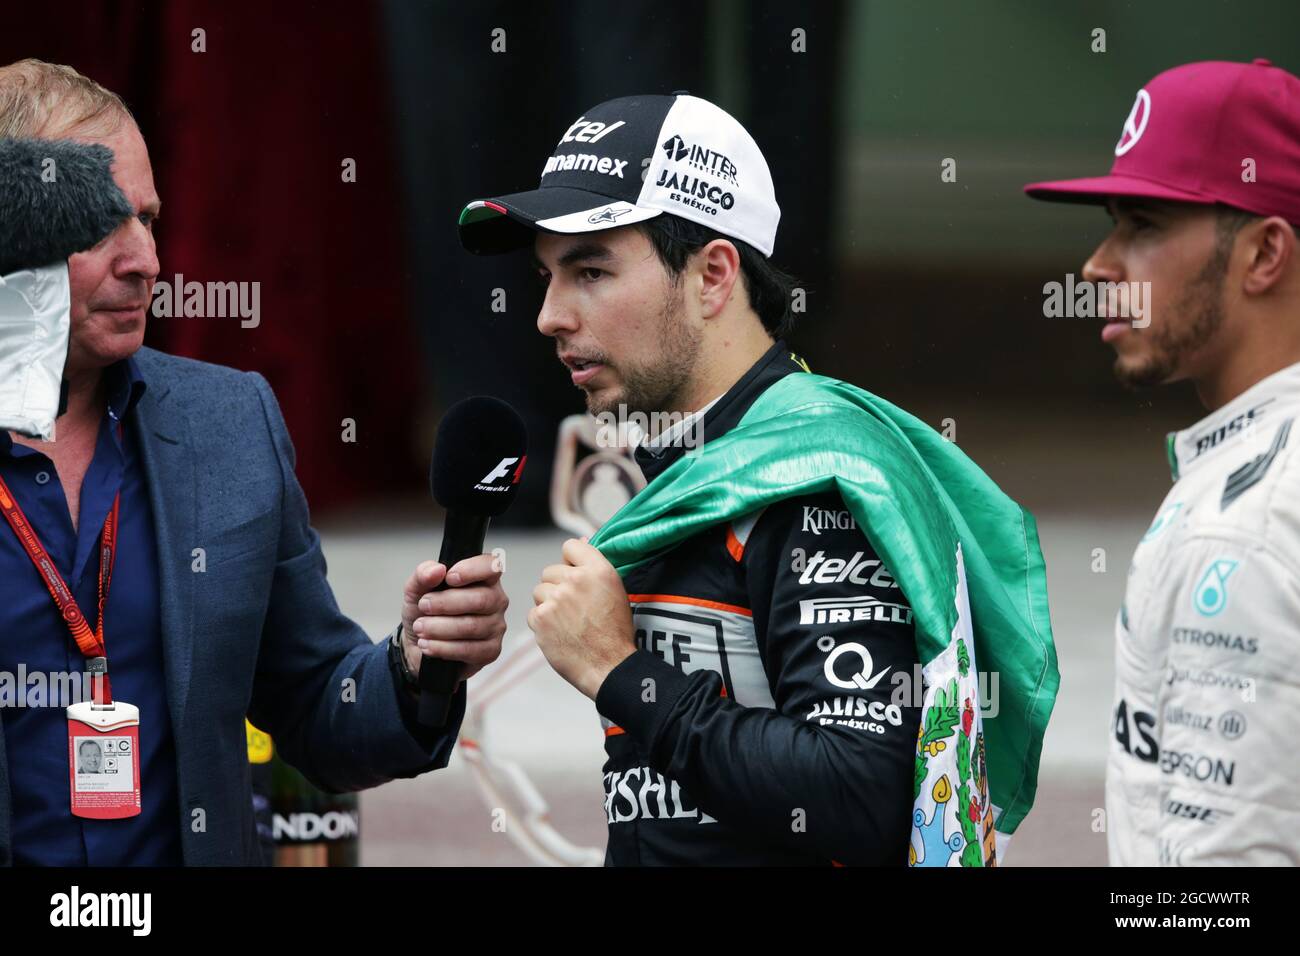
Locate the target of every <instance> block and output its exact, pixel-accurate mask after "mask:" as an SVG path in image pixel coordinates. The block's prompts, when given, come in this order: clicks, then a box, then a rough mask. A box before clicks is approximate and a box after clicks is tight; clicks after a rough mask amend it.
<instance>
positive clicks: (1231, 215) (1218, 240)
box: [1214, 203, 1300, 257]
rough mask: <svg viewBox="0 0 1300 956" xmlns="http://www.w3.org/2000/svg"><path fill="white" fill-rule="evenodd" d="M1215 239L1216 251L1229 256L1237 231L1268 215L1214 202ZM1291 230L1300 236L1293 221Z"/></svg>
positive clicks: (1299, 231)
mask: <svg viewBox="0 0 1300 956" xmlns="http://www.w3.org/2000/svg"><path fill="white" fill-rule="evenodd" d="M1214 213H1215V216H1214V239H1215V246H1216V251H1217V252H1218V254H1219V255H1220V256H1225V257H1226V256H1227V255H1228V253H1230V252H1231V251H1232V244H1233V242H1234V241H1235V240H1236V238H1237V233H1239V232H1241V230H1242V229H1244V228H1245V227H1246V226H1249V225H1250V224H1251V223H1252V222H1258V221H1259V220H1261V219H1267V218H1268V217H1267V216H1261V215H1260V214H1259V213H1254V212H1247V211H1246V210H1244V209H1238V208H1237V207H1236V206H1228V205H1225V204H1223V203H1215V204H1214ZM1291 231H1292V232H1293V233H1295V234H1296V237H1297V238H1300V229H1297V228H1296V224H1295V223H1291Z"/></svg>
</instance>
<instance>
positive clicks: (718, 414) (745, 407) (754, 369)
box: [633, 339, 808, 481]
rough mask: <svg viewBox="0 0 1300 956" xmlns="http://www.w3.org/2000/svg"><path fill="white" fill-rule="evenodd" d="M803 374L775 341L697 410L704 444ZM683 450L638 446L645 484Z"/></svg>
mask: <svg viewBox="0 0 1300 956" xmlns="http://www.w3.org/2000/svg"><path fill="white" fill-rule="evenodd" d="M806 371H808V366H807V365H806V364H804V362H803V360H802V359H800V358H798V357H797V356H795V355H794V353H792V352H791V351H790V350H789V348H788V347H787V346H786V344H785V342H784V340H780V339H778V340H777V341H776V342H775V343H774V344H773V345H772V347H771V348H769V349H768V350H767V351H766V352H764V353H763V355H762V357H760V358H759V360H758V361H757V362H755V363H754V364H753V365H752V366H750V369H749V371H747V372H746V373H745V374H744V375H742V376H741V377H740V379H739V380H738V381H737V382H736V384H735V385H733V386H731V388H729V389H727V391H726V392H724V393H723V394H722V395H721V396H720V397H718V398H716V399H714V400H713V401H712V402H710V403H709V404H708V405H706V406H705V407H704V408H703V409H701V410H700V411H701V412H702V413H703V414H704V427H703V432H704V434H703V441H705V442H708V441H709V440H710V439H712V438H717V437H718V436H719V435H723V434H725V433H726V432H728V431H730V430H731V429H732V428H733V427H734V426H735V424H736V423H737V422H738V421H740V419H741V418H742V417H744V414H745V412H747V411H749V406H751V405H753V404H754V400H755V399H756V398H758V396H759V395H762V394H763V392H765V391H766V390H767V388H768V387H769V386H770V385H771V384H772V383H773V382H776V381H778V380H780V379H782V378H784V377H785V376H787V375H789V374H790V373H791V372H806ZM683 424H685V423H683ZM685 450H686V449H685V445H684V444H683V443H681V442H671V443H669V444H668V445H667V447H662V443H661V447H658V448H651V447H646V446H645V445H640V446H638V447H637V449H636V451H635V452H634V453H633V454H634V457H635V458H636V463H637V465H639V466H640V468H641V473H642V474H643V475H645V478H646V481H653V480H654V479H655V477H656V476H657V475H658V474H659V473H660V472H662V471H663V470H664V469H665V468H667V467H668V466H669V465H671V464H672V463H673V462H675V461H676V460H677V459H678V458H679V457H681V455H682V454H683V453H684V451H685Z"/></svg>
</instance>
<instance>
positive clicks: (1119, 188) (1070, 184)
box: [1025, 175, 1215, 205]
mask: <svg viewBox="0 0 1300 956" xmlns="http://www.w3.org/2000/svg"><path fill="white" fill-rule="evenodd" d="M1025 193H1026V194H1027V195H1029V196H1030V197H1031V198H1033V199H1045V200H1047V201H1048V202H1076V203H1093V204H1101V203H1104V202H1105V201H1106V200H1107V199H1109V198H1111V197H1112V196H1122V197H1126V198H1133V199H1164V200H1169V201H1170V202H1194V203H1201V204H1204V205H1212V204H1213V203H1214V202H1215V200H1214V199H1211V198H1208V197H1206V196H1203V195H1201V194H1200V193H1194V192H1191V191H1189V190H1186V189H1175V188H1173V187H1172V186H1166V185H1164V184H1163V183H1155V182H1152V181H1151V180H1149V179H1139V178H1138V177H1136V176H1115V175H1107V176H1093V177H1091V178H1089V179H1060V180H1057V181H1056V182H1048V183H1030V184H1029V185H1028V186H1026V187H1025Z"/></svg>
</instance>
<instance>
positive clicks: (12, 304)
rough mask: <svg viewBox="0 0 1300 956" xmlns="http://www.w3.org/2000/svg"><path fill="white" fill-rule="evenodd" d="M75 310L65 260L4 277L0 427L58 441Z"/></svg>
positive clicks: (0, 323)
mask: <svg viewBox="0 0 1300 956" xmlns="http://www.w3.org/2000/svg"><path fill="white" fill-rule="evenodd" d="M71 308H72V297H71V291H70V289H69V287H68V266H67V263H66V262H60V263H57V264H56V265H51V266H44V267H42V268H40V269H25V270H22V271H20V272H12V273H10V274H9V275H5V276H0V428H3V429H6V430H12V431H16V432H21V433H22V434H24V435H27V436H28V437H31V438H37V439H40V440H41V441H53V440H54V422H55V419H57V418H58V416H59V395H60V391H61V388H62V384H63V366H64V363H65V362H66V361H67V358H68V337H69V334H70V330H71V324H72V312H71Z"/></svg>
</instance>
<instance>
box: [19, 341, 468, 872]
mask: <svg viewBox="0 0 1300 956" xmlns="http://www.w3.org/2000/svg"><path fill="white" fill-rule="evenodd" d="M135 360H136V362H137V363H138V365H139V369H140V372H141V374H142V376H143V378H144V380H145V382H146V383H147V385H148V387H147V389H146V391H145V393H144V395H143V397H142V398H141V400H140V402H139V404H138V405H137V406H136V408H135V411H134V412H133V416H132V417H133V418H134V421H131V420H130V418H128V427H131V426H132V425H134V430H135V432H136V435H137V438H138V440H139V443H140V450H141V456H140V457H141V460H142V461H143V464H144V469H145V477H146V482H147V485H148V489H149V499H150V502H151V504H152V506H153V517H154V523H155V527H156V532H157V541H158V565H159V566H158V577H159V581H158V583H159V591H160V593H161V595H162V608H161V613H162V631H163V634H162V636H163V647H164V654H165V661H164V671H165V674H166V680H167V703H168V711H169V713H170V717H171V724H172V732H173V735H174V739H175V742H176V763H177V776H178V792H179V798H180V807H179V811H180V814H179V816H180V819H179V820H178V822H177V825H178V826H179V827H180V831H181V844H182V850H183V854H184V859H185V863H186V864H188V865H194V864H200V865H202V864H243V865H254V864H258V863H261V862H262V860H261V851H260V848H259V845H258V840H257V835H256V832H255V828H254V821H253V812H252V792H251V787H250V778H249V764H248V749H247V743H246V735H245V729H244V717H245V715H247V716H248V717H249V719H251V720H252V721H253V723H254V724H256V725H257V726H258V727H260V728H261V729H263V730H265V731H267V732H268V733H269V734H271V736H272V738H274V740H275V744H276V747H277V748H278V750H279V752H280V753H281V755H282V756H283V757H284V758H285V759H286V760H288V761H289V762H290V763H291V764H293V765H294V766H295V767H297V768H298V769H299V770H301V771H302V772H303V774H305V775H306V776H307V778H308V779H309V780H311V781H312V782H313V783H315V784H316V785H317V786H319V787H322V788H324V789H326V790H331V791H347V790H360V789H363V788H365V787H373V786H376V785H377V784H381V783H384V782H386V781H388V780H391V779H393V778H396V777H413V776H416V775H417V774H421V773H424V772H426V771H429V770H434V769H437V768H439V767H443V766H446V764H447V760H448V759H449V757H450V754H451V750H452V747H453V745H454V743H455V739H456V733H457V729H458V727H459V723H460V718H461V716H462V715H463V713H464V706H465V692H464V687H463V685H462V688H461V692H460V693H459V695H458V696H457V700H456V705H455V710H454V711H453V717H454V720H453V721H452V722H451V723H450V724H449V727H448V729H447V730H446V732H444V733H437V734H425V733H423V732H420V733H419V737H420V738H421V739H422V741H423V742H422V743H421V741H420V740H417V735H416V731H418V728H412V727H411V726H410V725H408V724H407V722H406V721H405V720H404V718H403V716H402V712H401V709H400V708H399V703H398V693H399V690H398V688H397V686H396V683H395V681H394V677H393V674H392V671H391V669H390V667H389V665H388V659H387V653H386V648H385V644H384V643H383V642H381V643H380V644H378V645H376V644H373V643H372V642H371V641H370V639H369V638H368V637H367V636H366V634H365V632H363V631H362V630H361V628H360V627H359V626H358V625H357V624H355V623H354V622H353V621H351V620H349V619H348V618H347V617H346V616H344V615H343V614H342V613H341V612H340V611H339V608H338V605H337V603H336V602H335V600H334V595H333V593H332V592H331V590H330V587H329V584H328V583H327V582H326V579H325V559H324V557H323V556H322V554H321V549H320V541H319V539H318V538H317V536H316V532H315V531H313V530H312V528H311V525H310V524H309V518H308V511H307V501H306V499H305V497H304V496H303V492H302V488H301V487H300V486H299V484H298V480H297V478H296V477H295V475H294V451H293V445H292V443H291V442H290V440H289V434H288V431H287V430H286V428H285V424H284V419H283V418H282V417H281V415H280V409H279V405H278V404H277V403H276V400H275V396H274V394H273V393H272V392H271V388H270V386H269V385H268V384H267V383H266V380H265V379H264V378H262V376H260V375H258V374H256V373H251V372H240V371H236V370H234V369H230V368H223V367H221V366H217V365H209V364H207V363H205V362H196V361H193V360H191V359H184V358H178V357H176V356H171V355H165V354H163V353H161V352H156V351H154V350H152V349H147V348H146V349H141V350H140V351H139V352H138V353H137V354H136V356H135ZM196 549H202V553H201V555H200V554H199V553H198V552H197V550H196ZM401 584H402V582H400V581H399V582H394V585H393V595H394V602H393V603H394V607H393V611H394V621H393V623H394V626H396V624H397V623H398V621H397V612H398V606H397V605H398V595H399V594H400V587H401ZM7 767H8V761H7V759H6V757H5V753H4V738H3V735H0V862H4V863H8V862H9V861H10V859H11V857H10V852H9V847H10V838H9V834H10V804H9V779H8V775H7V774H8V770H7Z"/></svg>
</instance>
